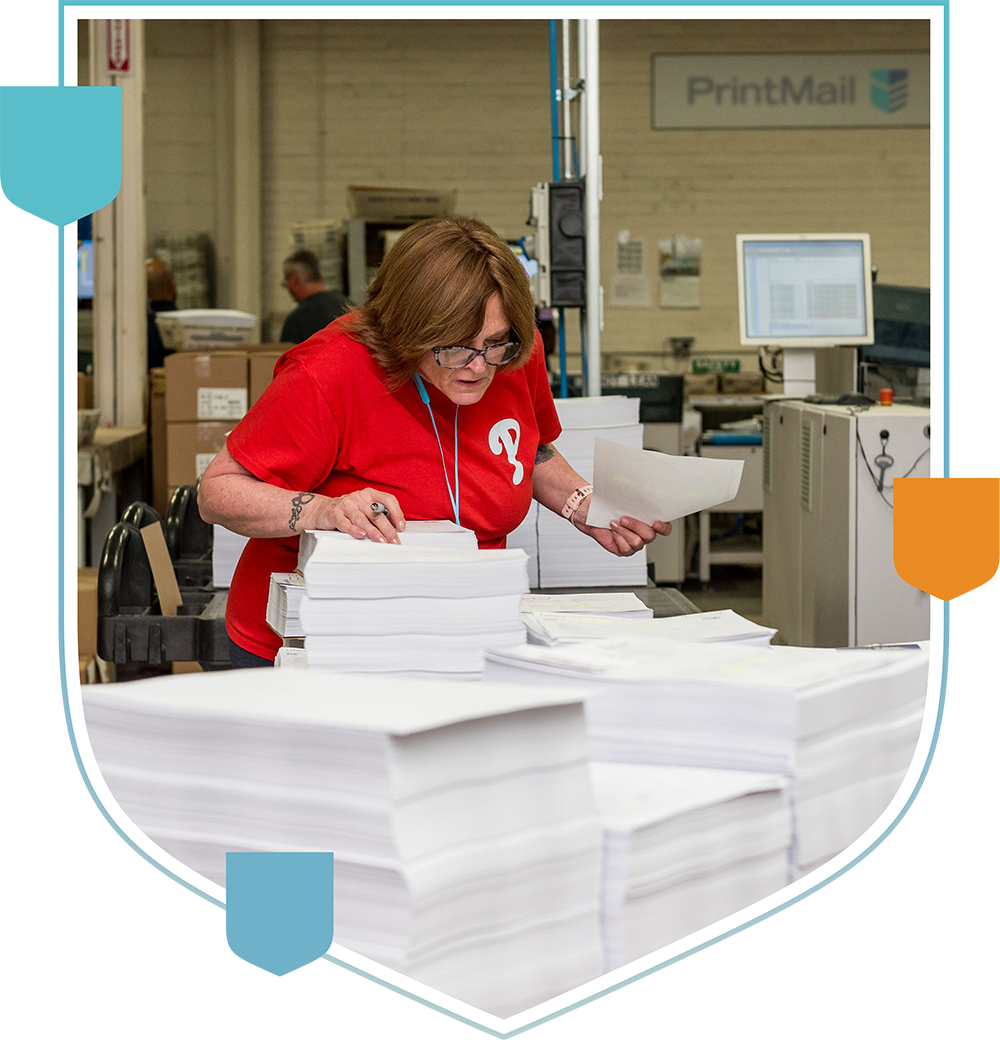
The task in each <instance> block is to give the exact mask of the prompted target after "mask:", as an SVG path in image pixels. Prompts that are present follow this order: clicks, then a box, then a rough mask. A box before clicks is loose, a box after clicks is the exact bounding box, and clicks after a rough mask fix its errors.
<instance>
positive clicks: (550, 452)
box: [535, 444, 556, 466]
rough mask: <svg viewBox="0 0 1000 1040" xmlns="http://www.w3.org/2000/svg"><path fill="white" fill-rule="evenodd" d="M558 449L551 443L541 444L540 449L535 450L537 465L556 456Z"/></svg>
mask: <svg viewBox="0 0 1000 1040" xmlns="http://www.w3.org/2000/svg"><path fill="white" fill-rule="evenodd" d="M555 454H556V449H555V448H553V447H552V445H551V444H539V445H538V451H537V452H535V465H536V466H538V465H540V464H541V463H543V462H548V461H549V459H551V458H554V457H555Z"/></svg>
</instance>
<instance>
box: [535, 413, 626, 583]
mask: <svg viewBox="0 0 1000 1040" xmlns="http://www.w3.org/2000/svg"><path fill="white" fill-rule="evenodd" d="M556 409H557V411H558V412H559V421H560V422H561V423H562V427H563V432H562V434H560V436H559V438H558V439H557V440H556V442H555V447H556V449H557V450H558V451H559V452H560V453H561V454H562V455H563V456H564V457H565V458H566V461H567V462H568V463H569V464H570V465H571V466H572V467H573V468H574V469H575V470H576V471H577V473H579V474H580V475H581V476H582V477H583V478H584V479H585V480H587V481H590V482H593V480H594V441H595V438H596V437H602V438H604V439H605V440H609V441H613V442H614V443H616V444H623V445H628V446H630V447H633V448H641V447H642V425H641V424H640V422H639V399H638V398H637V397H617V396H614V397H613V396H608V397H570V398H560V399H558V400H557V401H556ZM538 570H539V575H538V576H539V580H538V588H542V589H556V588H575V587H584V588H585V587H587V586H593V585H596V586H602V585H645V584H646V550H645V549H643V550H642V551H640V552H638V553H636V554H635V555H634V556H626V557H620V556H615V555H614V554H613V553H609V552H608V551H607V550H605V549H603V548H601V546H600V545H598V544H597V542H595V541H594V540H593V538H590V537H588V536H587V535H585V534H581V533H580V532H579V531H578V530H576V529H575V528H574V527H573V525H572V524H570V523H568V522H567V521H566V520H565V519H564V518H563V517H561V516H558V515H557V514H556V513H553V512H552V511H551V510H549V509H540V510H539V513H538Z"/></svg>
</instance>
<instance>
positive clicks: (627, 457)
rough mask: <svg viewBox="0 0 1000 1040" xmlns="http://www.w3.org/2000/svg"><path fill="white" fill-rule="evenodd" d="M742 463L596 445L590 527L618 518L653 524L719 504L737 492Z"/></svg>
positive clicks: (598, 440)
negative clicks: (623, 517) (655, 521)
mask: <svg viewBox="0 0 1000 1040" xmlns="http://www.w3.org/2000/svg"><path fill="white" fill-rule="evenodd" d="M742 474H743V462H742V460H740V459H703V458H699V457H696V456H693V455H666V454H664V453H663V452H659V451H645V450H644V449H642V448H629V447H626V446H625V445H623V444H614V443H612V442H611V441H606V440H604V439H603V438H601V437H598V438H596V439H595V441H594V497H593V499H592V500H591V503H590V511H589V512H588V513H587V523H588V524H590V525H591V526H592V527H608V526H609V524H610V521H612V520H617V519H618V518H619V517H622V516H632V517H635V519H636V520H642V521H643V522H644V523H647V524H651V523H652V522H653V521H654V520H677V519H678V518H679V517H682V516H687V515H688V514H689V513H697V512H698V511H699V510H702V509H708V508H710V507H711V506H718V505H722V504H723V503H724V502H729V501H731V500H732V499H734V498H735V497H736V493H737V492H738V491H739V489H740V477H741V476H742Z"/></svg>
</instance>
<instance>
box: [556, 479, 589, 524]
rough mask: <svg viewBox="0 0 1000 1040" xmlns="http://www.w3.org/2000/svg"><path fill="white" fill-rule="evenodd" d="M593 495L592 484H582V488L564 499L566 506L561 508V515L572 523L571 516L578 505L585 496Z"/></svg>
mask: <svg viewBox="0 0 1000 1040" xmlns="http://www.w3.org/2000/svg"><path fill="white" fill-rule="evenodd" d="M593 493H594V485H593V484H584V486H583V487H581V488H577V489H576V491H574V492H573V494H572V495H570V496H569V498H567V499H566V504H565V505H564V506H563V507H562V515H563V516H564V517H566V519H567V520H569V521H570V522H572V520H573V514H574V513H575V512H576V511H577V510H578V509H579V508H580V503H581V502H583V500H584V499H585V498H586V497H587V495H592V494H593Z"/></svg>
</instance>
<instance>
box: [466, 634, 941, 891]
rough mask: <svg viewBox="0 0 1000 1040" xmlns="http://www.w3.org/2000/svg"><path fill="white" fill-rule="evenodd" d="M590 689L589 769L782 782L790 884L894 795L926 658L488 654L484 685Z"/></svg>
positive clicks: (743, 651) (737, 652) (679, 647)
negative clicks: (672, 770) (788, 811)
mask: <svg viewBox="0 0 1000 1040" xmlns="http://www.w3.org/2000/svg"><path fill="white" fill-rule="evenodd" d="M528 676H530V677H531V680H530V681H534V682H538V681H547V682H552V683H556V684H563V683H565V684H567V685H579V684H580V683H581V682H586V683H587V685H588V686H590V688H592V689H593V690H595V691H596V692H599V693H601V694H602V696H599V697H596V698H594V699H593V700H592V701H590V702H589V703H588V706H587V721H588V728H589V732H590V735H591V747H592V755H593V757H594V758H595V759H596V760H599V761H611V762H632V763H639V764H647V765H670V766H685V767H697V768H715V769H740V770H748V771H752V772H766V773H778V774H780V775H783V776H788V777H790V778H791V779H792V798H793V804H794V805H795V807H796V832H795V840H794V843H793V849H792V863H791V870H792V873H793V874H794V873H800V872H803V871H805V870H809V869H812V868H813V867H815V866H817V865H818V864H819V863H821V862H823V861H824V860H826V859H829V858H830V857H831V856H833V855H835V854H836V853H837V852H839V851H841V850H842V849H843V848H845V847H846V846H847V845H849V844H850V843H851V842H852V841H854V840H855V838H857V837H859V836H860V835H861V834H862V833H863V832H864V831H865V830H866V829H867V828H868V827H869V826H870V825H871V824H872V823H874V821H875V820H876V819H877V817H878V815H879V814H880V813H881V812H882V810H883V809H885V807H886V806H887V805H888V803H889V801H890V800H891V798H892V795H893V794H894V793H895V791H896V789H897V788H898V786H899V784H900V782H901V780H902V777H903V774H904V773H905V770H906V767H907V765H908V763H909V759H910V757H911V756H912V753H913V749H914V747H915V745H916V740H917V736H918V733H919V727H920V719H921V714H922V706H923V701H924V697H925V694H926V687H927V654H926V652H925V651H923V650H895V651H888V650H886V651H879V650H850V651H841V650H826V649H815V648H803V647H774V646H771V647H763V646H759V647H758V646H752V645H745V644H744V645H741V644H738V643H737V644H727V643H724V642H722V643H713V644H712V645H711V649H710V651H709V650H708V649H707V648H706V647H705V646H704V645H703V644H702V645H699V644H689V643H675V642H672V641H667V640H662V641H661V640H652V639H635V638H632V639H627V640H625V639H622V640H615V641H612V640H594V641H590V642H583V643H575V644H571V645H557V646H553V647H544V646H523V647H512V648H508V649H506V650H491V651H489V653H488V654H487V663H486V668H485V670H484V678H486V679H488V680H493V679H496V680H506V681H512V682H518V681H527V677H528Z"/></svg>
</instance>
